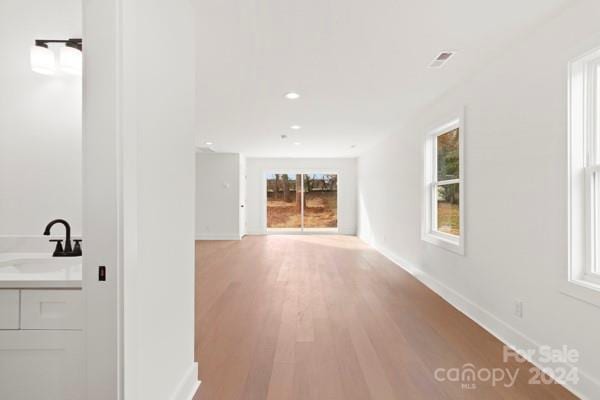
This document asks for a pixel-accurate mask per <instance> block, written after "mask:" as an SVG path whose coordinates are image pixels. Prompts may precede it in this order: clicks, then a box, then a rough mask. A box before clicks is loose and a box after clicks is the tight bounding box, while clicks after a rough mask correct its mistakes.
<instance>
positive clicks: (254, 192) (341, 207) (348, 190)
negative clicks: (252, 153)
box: [246, 158, 357, 235]
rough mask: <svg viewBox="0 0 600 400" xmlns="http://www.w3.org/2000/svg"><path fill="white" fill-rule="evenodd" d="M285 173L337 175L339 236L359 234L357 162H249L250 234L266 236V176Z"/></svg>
mask: <svg viewBox="0 0 600 400" xmlns="http://www.w3.org/2000/svg"><path fill="white" fill-rule="evenodd" d="M282 169H287V170H290V171H293V172H297V171H299V172H302V171H310V172H319V171H322V172H337V173H338V174H339V176H338V227H339V232H340V233H343V234H347V235H354V234H355V233H356V215H357V212H356V190H357V189H356V159H355V158H247V159H246V175H247V181H246V220H247V232H248V233H249V234H262V233H265V232H266V229H265V213H266V204H265V194H264V193H263V191H264V189H265V183H264V179H265V173H267V172H269V171H273V170H282Z"/></svg>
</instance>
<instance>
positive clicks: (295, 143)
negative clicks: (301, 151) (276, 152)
mask: <svg viewBox="0 0 600 400" xmlns="http://www.w3.org/2000/svg"><path fill="white" fill-rule="evenodd" d="M301 144H302V143H300V142H294V146H300V145H301Z"/></svg>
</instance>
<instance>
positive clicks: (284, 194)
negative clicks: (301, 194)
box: [281, 174, 290, 203]
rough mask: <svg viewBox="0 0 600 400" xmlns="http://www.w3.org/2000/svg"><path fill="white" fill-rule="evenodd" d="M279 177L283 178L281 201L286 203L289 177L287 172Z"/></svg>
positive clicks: (288, 199) (288, 197) (288, 192)
mask: <svg viewBox="0 0 600 400" xmlns="http://www.w3.org/2000/svg"><path fill="white" fill-rule="evenodd" d="M281 178H282V179H283V201H285V202H286V203H287V202H289V201H290V183H289V181H288V179H289V178H288V176H287V174H283V175H282V176H281Z"/></svg>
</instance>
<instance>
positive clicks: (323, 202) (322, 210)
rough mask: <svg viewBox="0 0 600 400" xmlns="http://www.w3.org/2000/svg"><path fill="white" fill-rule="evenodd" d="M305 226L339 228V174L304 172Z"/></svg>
mask: <svg viewBox="0 0 600 400" xmlns="http://www.w3.org/2000/svg"><path fill="white" fill-rule="evenodd" d="M303 215H304V219H303V221H304V228H307V229H309V228H337V174H304V213H303Z"/></svg>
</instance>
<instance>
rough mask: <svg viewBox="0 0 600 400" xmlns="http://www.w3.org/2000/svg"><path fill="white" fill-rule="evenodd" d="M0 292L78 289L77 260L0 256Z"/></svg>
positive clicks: (31, 255)
mask: <svg viewBox="0 0 600 400" xmlns="http://www.w3.org/2000/svg"><path fill="white" fill-rule="evenodd" d="M0 288H81V257H52V256H51V255H48V254H41V253H0Z"/></svg>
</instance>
